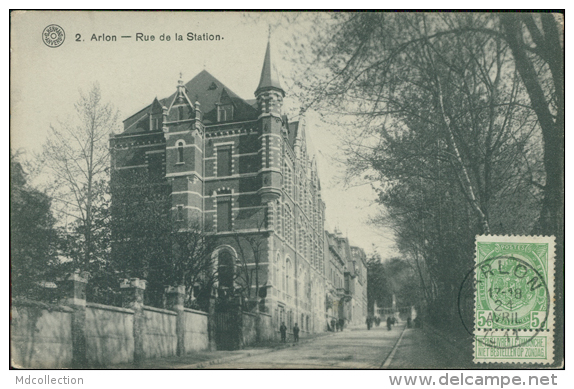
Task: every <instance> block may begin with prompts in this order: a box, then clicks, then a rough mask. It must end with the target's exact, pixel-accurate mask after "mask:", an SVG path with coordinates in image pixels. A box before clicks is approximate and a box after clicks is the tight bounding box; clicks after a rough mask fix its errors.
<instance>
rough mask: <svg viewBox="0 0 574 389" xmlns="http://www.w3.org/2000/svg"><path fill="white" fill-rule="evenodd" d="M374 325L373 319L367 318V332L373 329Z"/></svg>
mask: <svg viewBox="0 0 574 389" xmlns="http://www.w3.org/2000/svg"><path fill="white" fill-rule="evenodd" d="M372 324H373V319H372V318H371V317H370V316H367V330H370V329H371V325H372Z"/></svg>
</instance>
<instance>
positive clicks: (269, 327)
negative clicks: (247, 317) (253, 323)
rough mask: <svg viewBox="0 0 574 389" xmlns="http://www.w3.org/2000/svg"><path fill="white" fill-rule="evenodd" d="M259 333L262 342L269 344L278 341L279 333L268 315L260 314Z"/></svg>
mask: <svg viewBox="0 0 574 389" xmlns="http://www.w3.org/2000/svg"><path fill="white" fill-rule="evenodd" d="M257 331H258V332H259V341H260V342H269V341H274V340H277V333H276V331H275V328H274V327H273V321H272V317H271V315H270V314H268V313H259V320H258V322H257Z"/></svg>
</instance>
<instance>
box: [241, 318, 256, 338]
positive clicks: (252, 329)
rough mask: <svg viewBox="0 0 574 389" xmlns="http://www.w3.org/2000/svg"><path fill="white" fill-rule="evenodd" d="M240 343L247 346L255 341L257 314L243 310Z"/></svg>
mask: <svg viewBox="0 0 574 389" xmlns="http://www.w3.org/2000/svg"><path fill="white" fill-rule="evenodd" d="M241 321H242V328H241V330H242V331H241V332H242V334H241V335H242V345H243V346H249V345H252V344H255V343H256V342H257V315H256V314H253V313H247V312H243V313H242V317H241Z"/></svg>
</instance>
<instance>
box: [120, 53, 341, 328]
mask: <svg viewBox="0 0 574 389" xmlns="http://www.w3.org/2000/svg"><path fill="white" fill-rule="evenodd" d="M284 97H285V91H284V90H283V88H282V86H281V83H280V80H279V77H278V74H277V71H276V69H275V67H274V63H273V61H272V55H271V49H270V45H269V44H268V46H267V50H266V53H265V58H264V61H263V69H262V71H261V78H260V82H259V85H258V86H257V88H256V89H255V99H253V100H244V99H242V98H240V97H239V96H238V95H236V94H235V93H233V92H232V91H231V90H230V89H229V88H227V87H226V86H225V85H223V84H222V83H221V82H220V81H219V80H217V79H216V78H215V77H213V76H212V75H211V74H209V73H208V72H207V71H205V70H204V71H202V72H201V73H199V74H198V75H197V76H195V77H194V78H193V79H191V80H190V81H189V82H187V83H184V82H183V80H182V79H181V77H180V80H179V82H178V85H177V87H176V91H175V92H174V93H173V94H172V95H171V96H169V97H167V98H164V99H157V98H156V99H154V101H153V102H152V103H151V104H150V105H148V106H147V107H145V108H144V109H142V110H140V111H139V112H137V113H135V114H134V115H132V116H130V117H129V118H127V119H126V120H125V121H124V131H123V133H121V134H118V135H115V136H112V137H111V140H110V147H111V149H112V168H113V172H114V175H112V181H113V180H114V177H121V176H123V177H126V176H131V175H134V174H140V175H144V176H145V175H147V177H148V181H147V182H148V183H149V186H154V187H157V188H161V189H157V191H159V192H161V193H164V194H166V196H168V198H169V199H170V200H169V208H170V209H169V212H170V213H171V215H172V218H173V219H174V220H175V222H177V223H181V225H182V226H184V225H186V224H187V225H189V224H190V223H197V224H198V225H201V228H202V229H203V231H204V232H205V234H209V235H211V236H213V237H214V238H215V241H216V248H215V249H214V250H213V259H214V262H215V266H217V267H218V269H219V277H218V285H217V289H218V290H219V293H224V294H225V293H226V291H230V290H237V289H238V288H242V290H243V291H244V292H245V291H247V293H244V296H247V298H248V299H251V300H253V302H256V304H255V305H258V306H259V308H260V309H264V310H265V311H267V312H268V313H270V314H271V315H272V317H273V323H274V325H275V326H276V328H277V329H278V328H279V325H280V323H281V322H285V324H286V325H287V327H288V328H289V329H291V328H292V327H293V325H294V324H295V323H298V324H299V327H300V328H301V330H302V331H303V332H320V331H324V330H326V328H327V320H326V318H327V309H328V307H327V305H328V304H327V298H326V297H327V292H326V290H327V285H329V288H333V287H334V286H335V285H336V287H335V289H337V288H344V281H343V280H344V272H341V271H339V272H338V273H337V274H338V278H337V281H336V284H331V278H329V277H328V276H327V273H326V271H327V269H328V266H329V265H328V263H327V260H326V258H328V257H327V255H326V253H325V250H326V248H327V247H328V245H326V244H325V231H324V221H325V204H324V202H323V201H322V199H321V185H320V180H319V177H318V174H317V166H316V162H315V160H314V159H313V156H312V155H309V150H308V148H307V142H306V131H307V129H306V126H305V121H304V119H300V120H298V121H290V120H289V118H288V117H287V116H286V115H284V114H283V110H282V106H283V98H284ZM118 179H119V178H118ZM116 187H117V185H116ZM113 201H114V193H112V202H113ZM343 268H344V265H341V266H340V269H341V270H342V269H343ZM329 293H330V292H329ZM255 305H254V306H255Z"/></svg>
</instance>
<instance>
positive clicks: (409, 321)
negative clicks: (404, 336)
mask: <svg viewBox="0 0 574 389" xmlns="http://www.w3.org/2000/svg"><path fill="white" fill-rule="evenodd" d="M411 326H412V324H411V318H410V317H407V328H411Z"/></svg>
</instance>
